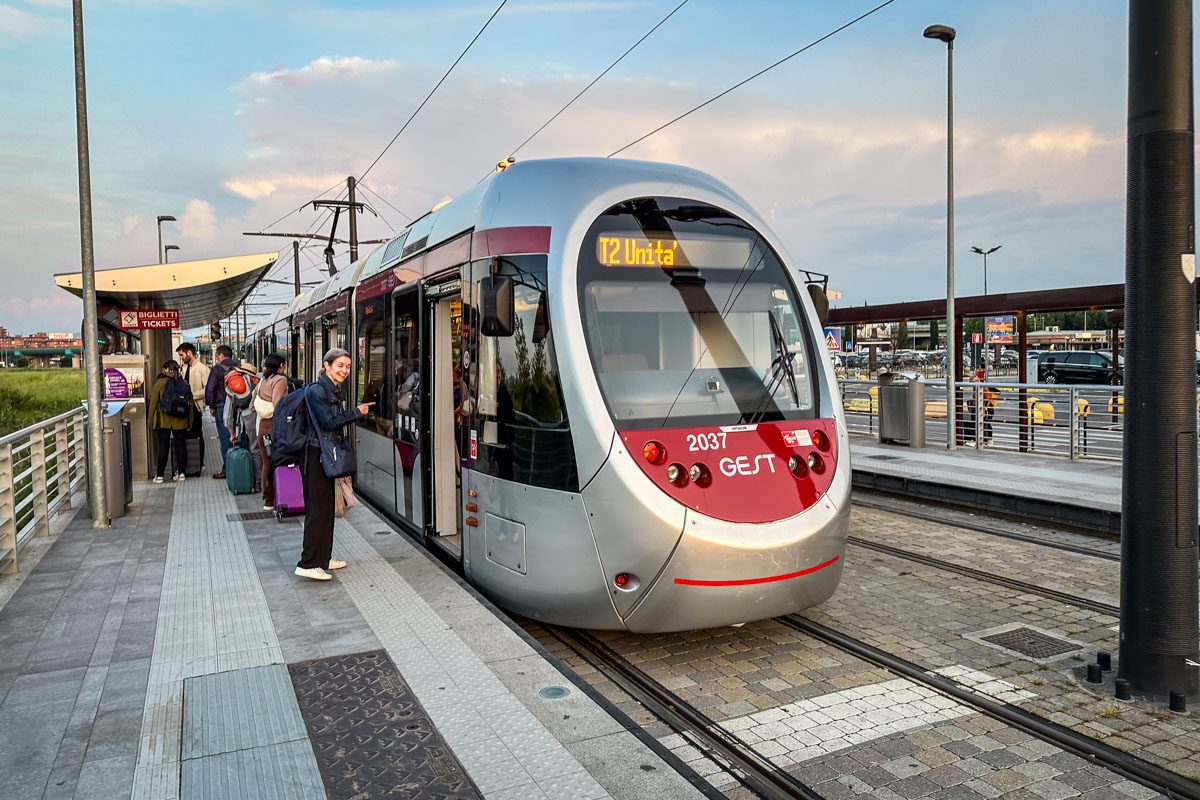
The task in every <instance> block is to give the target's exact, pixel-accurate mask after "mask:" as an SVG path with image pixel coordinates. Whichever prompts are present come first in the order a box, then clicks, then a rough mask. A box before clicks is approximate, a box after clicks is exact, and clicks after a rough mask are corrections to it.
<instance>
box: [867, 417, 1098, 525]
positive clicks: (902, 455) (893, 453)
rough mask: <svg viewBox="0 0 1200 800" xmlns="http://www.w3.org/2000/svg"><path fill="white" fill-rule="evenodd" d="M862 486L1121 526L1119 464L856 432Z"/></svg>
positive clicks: (1054, 519) (1040, 517) (1028, 515)
mask: <svg viewBox="0 0 1200 800" xmlns="http://www.w3.org/2000/svg"><path fill="white" fill-rule="evenodd" d="M850 459H851V465H852V468H853V471H854V486H855V488H856V489H866V490H875V491H880V492H887V493H892V494H897V495H903V496H906V497H911V498H913V499H916V500H927V501H933V502H947V503H951V504H954V505H958V506H963V507H967V508H973V509H980V510H985V511H990V512H999V513H1004V514H1010V515H1013V516H1016V517H1021V518H1025V519H1028V520H1029V521H1031V522H1046V523H1048V524H1067V525H1072V526H1079V527H1082V528H1087V529H1091V530H1096V531H1102V532H1105V533H1109V534H1118V533H1120V515H1121V464H1120V463H1119V462H1116V461H1101V460H1092V459H1077V460H1072V459H1069V458H1065V457H1061V456H1050V455H1038V454H1034V453H1020V452H1015V451H1011V450H999V449H991V448H984V449H977V448H974V447H958V448H956V449H954V450H953V451H948V450H946V448H945V446H944V445H941V444H931V445H928V446H926V447H923V448H913V447H907V446H905V445H901V444H890V443H889V444H884V443H881V442H880V441H879V440H878V438H877V437H873V436H867V435H862V434H851V436H850Z"/></svg>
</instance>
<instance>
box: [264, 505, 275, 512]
mask: <svg viewBox="0 0 1200 800" xmlns="http://www.w3.org/2000/svg"><path fill="white" fill-rule="evenodd" d="M274 510H275V506H263V511H274Z"/></svg>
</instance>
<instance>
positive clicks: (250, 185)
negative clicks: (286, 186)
mask: <svg viewBox="0 0 1200 800" xmlns="http://www.w3.org/2000/svg"><path fill="white" fill-rule="evenodd" d="M222 185H223V186H224V187H225V188H226V189H228V190H229V191H231V192H233V193H234V194H236V195H237V196H238V197H244V198H246V199H247V200H262V199H263V198H264V197H270V196H271V195H272V194H273V193H274V192H275V190H276V189H277V188H279V187H277V186H276V185H275V184H274V183H272V182H271V181H268V180H240V179H238V178H231V179H230V180H227V181H225V183H223V184H222Z"/></svg>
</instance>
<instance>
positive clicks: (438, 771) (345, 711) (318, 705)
mask: <svg viewBox="0 0 1200 800" xmlns="http://www.w3.org/2000/svg"><path fill="white" fill-rule="evenodd" d="M288 670H289V672H290V673H291V676H292V684H293V686H294V687H295V690H296V697H297V699H298V700H299V701H300V714H301V716H303V717H304V723H305V725H306V726H307V728H308V733H309V737H310V738H311V739H312V743H313V750H314V751H315V752H316V756H317V765H318V767H319V768H320V770H321V776H322V777H323V778H324V781H325V791H326V793H327V794H328V796H329V797H330V798H347V800H349V798H360V797H405V798H412V799H413V800H421V799H422V798H439V799H441V798H446V799H447V800H450V799H452V798H479V797H481V795H480V794H479V791H478V789H476V787H475V784H474V783H472V781H471V778H470V777H469V776H468V775H467V773H466V770H464V769H463V767H462V765H461V764H460V763H459V762H458V759H456V758H455V757H454V755H453V754H452V753H451V752H450V748H449V747H448V746H447V745H446V741H445V740H444V739H443V738H442V736H441V734H439V733H438V731H437V728H435V727H434V725H433V722H432V721H431V720H430V719H429V715H428V714H426V713H425V709H424V708H422V707H421V704H420V703H419V702H418V701H417V699H416V697H414V696H413V693H412V692H411V691H410V690H409V688H408V684H407V683H405V682H404V678H402V677H401V676H400V672H399V670H397V669H396V666H395V664H393V663H392V661H391V659H390V658H388V656H387V653H385V652H384V651H383V650H373V651H371V652H367V653H352V654H350V655H346V656H334V657H332V658H320V659H316V660H314V661H304V662H301V663H299V664H291V665H289V666H288Z"/></svg>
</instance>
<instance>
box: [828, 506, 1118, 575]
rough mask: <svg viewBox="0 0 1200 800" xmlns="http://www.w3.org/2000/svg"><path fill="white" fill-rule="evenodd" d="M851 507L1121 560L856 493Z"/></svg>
mask: <svg viewBox="0 0 1200 800" xmlns="http://www.w3.org/2000/svg"><path fill="white" fill-rule="evenodd" d="M851 505H852V506H858V507H860V508H867V509H870V510H872V511H884V512H887V513H891V514H898V515H900V516H904V517H911V518H913V519H922V520H926V521H927V522H936V523H938V524H939V525H945V526H947V527H951V528H962V529H964V530H968V531H975V532H977V533H986V534H988V535H990V536H998V537H1000V538H1003V539H1011V540H1013V541H1017V542H1026V543H1028V544H1036V545H1041V546H1042V547H1049V548H1052V549H1054V550H1063V551H1065V552H1068V553H1077V554H1079V555H1084V556H1091V557H1093V558H1100V559H1103V560H1105V561H1120V560H1121V556H1119V555H1117V554H1116V553H1108V552H1105V551H1103V550H1097V549H1095V548H1093V547H1085V546H1083V545H1077V544H1071V543H1069V542H1056V541H1053V540H1050V539H1045V538H1042V537H1040V536H1033V535H1031V534H1028V533H1018V532H1017V531H1008V530H1004V529H1002V528H996V527H992V526H988V525H981V524H978V523H974V522H968V521H966V520H956V519H947V518H946V517H944V516H937V515H936V514H930V513H925V512H921V511H918V510H916V509H912V508H903V507H899V508H898V507H895V506H888V505H884V504H883V503H876V502H871V501H869V500H863V499H861V497H860V496H859V494H858V493H855V495H854V498H853V500H852V501H851Z"/></svg>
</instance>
